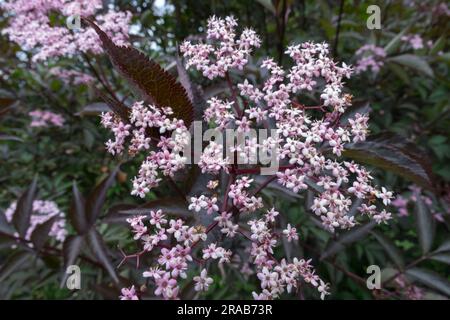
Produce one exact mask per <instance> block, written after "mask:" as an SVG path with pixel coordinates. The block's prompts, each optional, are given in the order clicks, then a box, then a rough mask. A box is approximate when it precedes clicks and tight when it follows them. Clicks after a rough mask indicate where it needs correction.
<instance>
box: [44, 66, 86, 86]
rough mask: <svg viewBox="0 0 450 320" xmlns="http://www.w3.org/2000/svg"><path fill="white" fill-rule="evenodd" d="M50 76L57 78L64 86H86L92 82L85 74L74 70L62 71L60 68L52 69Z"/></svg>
mask: <svg viewBox="0 0 450 320" xmlns="http://www.w3.org/2000/svg"><path fill="white" fill-rule="evenodd" d="M49 72H50V74H51V75H54V76H56V77H58V78H59V79H61V80H62V81H63V82H64V83H66V84H74V85H79V84H87V83H89V82H92V81H93V80H94V78H93V77H92V76H90V75H88V74H86V73H83V72H80V71H76V70H67V69H62V68H60V67H54V68H51V69H50V71H49Z"/></svg>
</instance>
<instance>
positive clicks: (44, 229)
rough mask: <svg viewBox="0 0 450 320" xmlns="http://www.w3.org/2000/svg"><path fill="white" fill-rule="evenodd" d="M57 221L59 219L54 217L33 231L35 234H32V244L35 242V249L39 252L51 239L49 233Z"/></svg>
mask: <svg viewBox="0 0 450 320" xmlns="http://www.w3.org/2000/svg"><path fill="white" fill-rule="evenodd" d="M57 219H58V218H57V217H52V218H50V219H48V220H47V221H45V222H44V223H41V224H39V225H37V226H36V228H35V229H34V230H33V233H32V234H31V242H33V245H34V248H35V249H36V250H38V251H39V250H41V249H42V247H43V246H44V244H45V242H46V241H47V239H48V238H49V236H48V233H49V232H50V230H51V229H52V226H53V224H54V223H55V221H56V220H57Z"/></svg>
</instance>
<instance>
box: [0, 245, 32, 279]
mask: <svg viewBox="0 0 450 320" xmlns="http://www.w3.org/2000/svg"><path fill="white" fill-rule="evenodd" d="M30 259H31V256H30V254H29V253H28V252H23V251H22V252H15V253H13V254H12V255H11V256H10V257H9V258H8V259H7V260H6V261H5V263H4V264H2V266H1V267H0V283H1V282H2V281H3V280H5V279H6V278H7V277H8V276H9V275H10V274H11V273H13V272H16V271H17V270H19V269H20V268H23V267H24V266H25V263H26V262H27V261H29V260H30Z"/></svg>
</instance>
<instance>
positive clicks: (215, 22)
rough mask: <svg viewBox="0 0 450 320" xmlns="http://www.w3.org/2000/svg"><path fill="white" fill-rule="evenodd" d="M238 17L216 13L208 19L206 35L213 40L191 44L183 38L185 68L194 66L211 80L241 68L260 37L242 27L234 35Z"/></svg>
mask: <svg viewBox="0 0 450 320" xmlns="http://www.w3.org/2000/svg"><path fill="white" fill-rule="evenodd" d="M236 26H237V20H236V19H235V18H234V17H231V16H230V17H226V18H225V19H221V18H217V17H215V16H213V17H211V18H210V19H209V20H208V30H207V35H206V38H207V40H208V41H210V42H214V43H213V44H212V43H198V44H194V45H193V44H191V43H190V42H189V41H185V42H184V43H183V44H182V45H181V46H180V50H181V52H182V53H183V54H184V56H185V57H188V62H187V64H186V65H187V67H189V66H195V68H196V69H197V70H199V71H201V72H202V74H203V76H205V77H207V78H208V79H210V80H212V79H214V78H216V77H225V74H226V72H227V71H228V70H229V69H232V68H237V69H240V70H242V69H243V68H244V66H245V65H246V64H247V62H248V58H249V55H250V53H251V52H252V49H253V48H259V46H260V45H261V40H260V39H259V37H258V35H257V34H256V33H255V31H254V30H252V29H248V28H247V29H244V31H242V33H241V35H240V36H239V38H237V35H236V31H235V28H236Z"/></svg>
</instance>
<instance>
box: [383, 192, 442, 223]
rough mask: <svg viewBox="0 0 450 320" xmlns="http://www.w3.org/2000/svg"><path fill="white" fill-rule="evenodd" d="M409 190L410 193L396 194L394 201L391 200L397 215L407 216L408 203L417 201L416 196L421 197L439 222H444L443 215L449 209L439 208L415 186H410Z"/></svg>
mask: <svg viewBox="0 0 450 320" xmlns="http://www.w3.org/2000/svg"><path fill="white" fill-rule="evenodd" d="M410 190H411V191H412V192H411V193H410V194H403V195H398V196H397V197H396V198H395V200H394V201H392V205H393V206H394V207H395V208H397V210H398V216H399V217H407V216H409V210H408V205H409V204H410V203H415V202H417V197H421V199H422V201H423V202H424V204H425V205H426V206H427V208H428V210H430V212H431V214H432V215H433V217H434V219H436V220H437V221H439V222H444V221H445V220H444V217H443V215H445V214H450V209H447V210H445V209H443V208H439V206H438V205H437V204H436V203H434V201H433V199H432V198H431V197H429V196H427V195H425V194H423V192H422V189H421V188H420V187H417V186H414V185H413V186H411V187H410Z"/></svg>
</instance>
